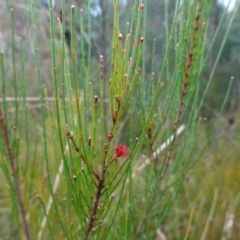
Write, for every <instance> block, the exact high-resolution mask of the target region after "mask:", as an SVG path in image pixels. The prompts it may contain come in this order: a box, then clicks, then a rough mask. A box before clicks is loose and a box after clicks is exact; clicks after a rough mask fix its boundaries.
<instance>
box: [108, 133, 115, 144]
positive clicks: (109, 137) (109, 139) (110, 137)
mask: <svg viewBox="0 0 240 240" xmlns="http://www.w3.org/2000/svg"><path fill="white" fill-rule="evenodd" d="M113 137H114V135H113V133H112V132H109V133H108V142H111V141H112V139H113Z"/></svg>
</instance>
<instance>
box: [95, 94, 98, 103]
mask: <svg viewBox="0 0 240 240" xmlns="http://www.w3.org/2000/svg"><path fill="white" fill-rule="evenodd" d="M94 103H95V104H97V103H98V96H97V95H95V96H94Z"/></svg>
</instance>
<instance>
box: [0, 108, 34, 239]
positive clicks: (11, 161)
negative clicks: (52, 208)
mask: <svg viewBox="0 0 240 240" xmlns="http://www.w3.org/2000/svg"><path fill="white" fill-rule="evenodd" d="M0 124H1V128H2V131H3V136H4V140H5V145H6V149H7V157H8V162H9V165H10V168H11V171H12V176H13V182H14V188H15V191H16V194H17V200H18V205H19V210H20V214H21V216H22V221H23V230H24V232H25V236H26V238H27V240H30V239H31V237H30V231H29V226H28V222H27V217H26V210H25V207H24V203H23V199H22V193H21V189H20V184H19V181H18V178H17V171H16V166H15V162H14V156H13V152H12V147H11V143H10V140H9V135H8V134H9V132H8V129H7V125H6V123H5V119H4V114H3V111H2V108H1V107H0Z"/></svg>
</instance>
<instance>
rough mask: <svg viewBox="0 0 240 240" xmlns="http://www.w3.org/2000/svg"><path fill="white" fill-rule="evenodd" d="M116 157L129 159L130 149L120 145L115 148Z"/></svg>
mask: <svg viewBox="0 0 240 240" xmlns="http://www.w3.org/2000/svg"><path fill="white" fill-rule="evenodd" d="M115 153H116V157H127V155H128V148H127V147H126V146H125V145H124V144H118V145H116V147H115Z"/></svg>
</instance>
